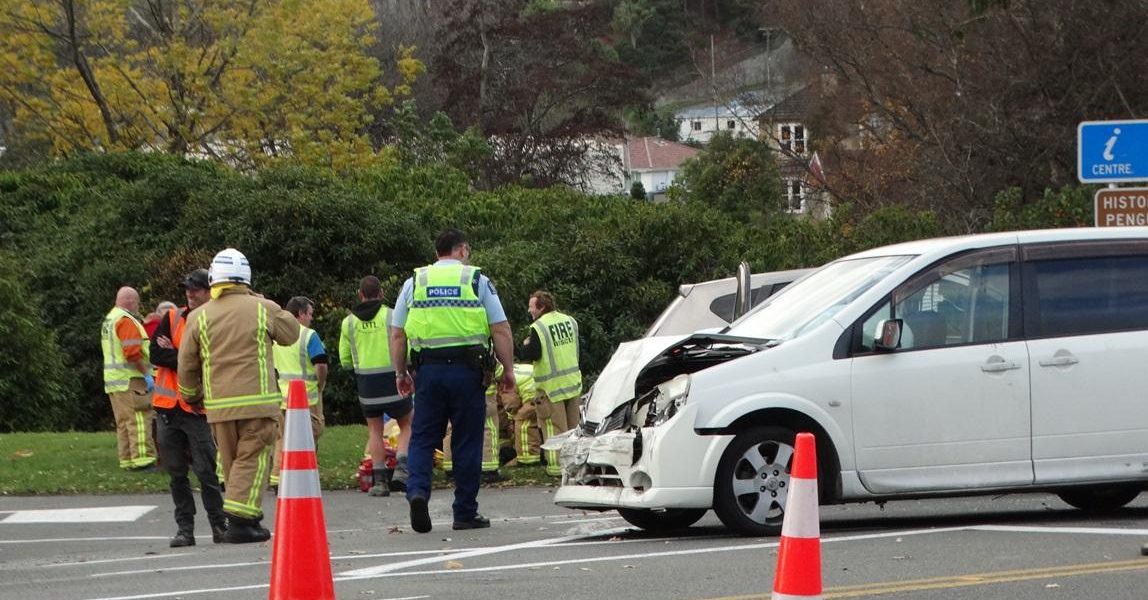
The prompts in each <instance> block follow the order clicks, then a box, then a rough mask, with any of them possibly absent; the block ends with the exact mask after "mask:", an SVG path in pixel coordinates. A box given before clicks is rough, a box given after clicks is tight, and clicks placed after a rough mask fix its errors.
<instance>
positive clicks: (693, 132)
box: [674, 98, 762, 144]
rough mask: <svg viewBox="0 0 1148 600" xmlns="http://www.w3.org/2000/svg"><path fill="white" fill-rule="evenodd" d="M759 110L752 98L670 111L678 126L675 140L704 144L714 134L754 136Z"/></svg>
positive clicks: (756, 134) (756, 129)
mask: <svg viewBox="0 0 1148 600" xmlns="http://www.w3.org/2000/svg"><path fill="white" fill-rule="evenodd" d="M761 109H762V107H761V106H760V105H759V102H757V101H756V100H755V99H754V98H747V99H740V100H739V99H734V100H730V101H729V102H718V103H713V102H710V103H704V104H694V105H691V106H687V107H684V108H680V109H678V110H677V111H675V112H674V119H675V120H676V121H677V123H678V139H679V140H682V141H686V142H688V141H693V142H700V143H702V144H705V143H708V142H709V141H710V138H711V137H713V135H714V133H715V132H718V131H726V132H729V133H731V134H733V136H734V137H738V136H745V137H757V136H758V134H759V129H758V122H757V116H758V115H759V114H760V113H761Z"/></svg>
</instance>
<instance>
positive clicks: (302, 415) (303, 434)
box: [283, 408, 315, 452]
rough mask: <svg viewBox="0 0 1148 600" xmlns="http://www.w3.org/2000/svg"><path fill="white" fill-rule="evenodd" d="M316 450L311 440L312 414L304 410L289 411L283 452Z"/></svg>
mask: <svg viewBox="0 0 1148 600" xmlns="http://www.w3.org/2000/svg"><path fill="white" fill-rule="evenodd" d="M304 450H311V451H314V450H315V440H314V439H312V438H311V412H310V411H308V410H305V409H302V408H289V409H287V426H286V427H285V428H284V431H283V451H284V452H287V451H292V452H301V451H304Z"/></svg>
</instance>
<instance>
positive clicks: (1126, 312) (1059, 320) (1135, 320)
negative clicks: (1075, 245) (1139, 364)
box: [1030, 255, 1148, 336]
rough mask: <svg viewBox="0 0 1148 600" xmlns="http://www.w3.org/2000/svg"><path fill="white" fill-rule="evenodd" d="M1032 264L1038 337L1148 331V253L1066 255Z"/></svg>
mask: <svg viewBox="0 0 1148 600" xmlns="http://www.w3.org/2000/svg"><path fill="white" fill-rule="evenodd" d="M1030 265H1031V271H1030V272H1031V273H1033V275H1034V278H1035V282H1036V293H1037V302H1036V316H1035V318H1036V325H1037V328H1038V333H1037V335H1040V336H1069V335H1087V334H1092V333H1102V332H1108V331H1126V330H1134V329H1148V257H1146V256H1144V255H1139V256H1094V257H1083V258H1064V259H1057V260H1038V261H1033V262H1032V263H1030Z"/></svg>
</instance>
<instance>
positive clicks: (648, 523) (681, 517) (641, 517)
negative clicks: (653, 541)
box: [618, 508, 706, 532]
mask: <svg viewBox="0 0 1148 600" xmlns="http://www.w3.org/2000/svg"><path fill="white" fill-rule="evenodd" d="M618 514H620V515H622V518H623V519H625V520H626V522H627V523H629V524H631V525H633V526H634V527H638V528H641V529H645V530H646V531H654V532H661V531H673V530H675V529H685V528H687V527H689V526H690V525H693V524H694V523H697V522H698V520H699V519H701V518H702V517H703V516H705V514H706V509H704V508H667V509H666V510H663V511H653V510H645V509H640V508H619V509H618Z"/></svg>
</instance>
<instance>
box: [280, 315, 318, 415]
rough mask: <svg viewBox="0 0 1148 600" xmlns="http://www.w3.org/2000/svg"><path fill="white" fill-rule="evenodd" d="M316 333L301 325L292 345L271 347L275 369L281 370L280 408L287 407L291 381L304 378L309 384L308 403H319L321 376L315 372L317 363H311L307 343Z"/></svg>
mask: <svg viewBox="0 0 1148 600" xmlns="http://www.w3.org/2000/svg"><path fill="white" fill-rule="evenodd" d="M313 335H316V333H315V330H314V329H311V328H309V327H304V326H302V325H300V326H299V339H297V340H295V343H294V344H291V345H290V346H280V345H279V344H275V346H274V347H273V348H272V349H271V352H272V354H273V355H274V357H275V370H276V371H278V372H279V391H280V392H281V393H282V394H283V402H282V403H281V404H280V408H284V409H286V408H287V393H288V389H289V388H290V387H291V382H292V381H294V380H296V379H302V380H303V381H304V382H305V383H306V384H307V404H308V405H309V406H315V405H316V404H318V403H319V376H318V375H317V374H316V373H315V365H313V364H311V356H310V355H309V354H308V353H307V345H308V344H310V342H311V336H313Z"/></svg>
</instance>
